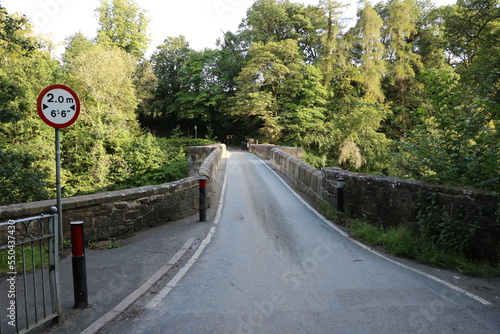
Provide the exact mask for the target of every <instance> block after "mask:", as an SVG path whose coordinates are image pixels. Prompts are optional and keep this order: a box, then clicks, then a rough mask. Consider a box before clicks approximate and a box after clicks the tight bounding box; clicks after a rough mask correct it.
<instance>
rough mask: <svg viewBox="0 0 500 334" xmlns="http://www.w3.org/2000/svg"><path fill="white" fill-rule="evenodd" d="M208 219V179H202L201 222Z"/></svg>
mask: <svg viewBox="0 0 500 334" xmlns="http://www.w3.org/2000/svg"><path fill="white" fill-rule="evenodd" d="M206 221H207V179H200V222H206Z"/></svg>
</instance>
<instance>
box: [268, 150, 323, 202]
mask: <svg viewBox="0 0 500 334" xmlns="http://www.w3.org/2000/svg"><path fill="white" fill-rule="evenodd" d="M270 160H271V164H272V165H273V166H274V167H275V168H276V169H277V170H278V171H280V172H281V173H283V174H284V175H285V176H286V177H287V178H288V179H289V180H291V181H292V182H293V184H294V185H295V186H296V187H298V188H299V189H300V190H302V191H304V192H306V193H308V194H309V195H311V196H313V197H314V198H315V199H316V200H320V199H321V194H322V192H323V191H322V188H321V186H322V175H321V172H320V171H319V170H317V169H316V168H313V167H311V166H309V165H308V164H306V163H305V162H303V161H302V160H300V159H298V158H296V157H294V156H291V155H289V154H288V153H286V152H283V151H282V150H281V148H280V149H278V148H273V149H272V150H271V157H270Z"/></svg>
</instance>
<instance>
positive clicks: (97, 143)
mask: <svg viewBox="0 0 500 334" xmlns="http://www.w3.org/2000/svg"><path fill="white" fill-rule="evenodd" d="M343 10H344V7H343V6H342V5H341V3H340V2H337V1H334V0H321V1H319V4H318V5H317V6H305V5H303V4H300V3H295V2H290V1H289V0H256V1H255V2H254V4H253V5H252V6H251V7H250V8H249V9H248V11H247V14H246V17H245V18H243V20H242V22H241V25H240V27H239V29H238V30H237V31H233V32H231V31H227V32H225V34H224V37H223V38H222V39H220V40H219V41H218V47H217V48H215V49H205V50H193V49H192V48H191V47H190V46H189V42H188V41H186V39H185V38H184V37H183V36H177V37H175V36H166V38H165V41H164V43H162V44H161V45H159V46H157V48H156V51H154V52H153V54H152V55H151V56H150V57H145V50H146V49H147V45H148V42H149V36H148V33H147V27H148V23H149V19H148V17H147V14H146V13H145V12H144V11H143V10H142V9H141V8H140V7H139V6H138V5H137V3H136V2H135V1H134V0H100V6H99V8H98V9H97V10H96V13H97V17H98V20H99V23H100V27H99V29H98V31H97V32H96V37H95V38H93V39H88V38H86V37H85V36H83V35H82V34H75V35H73V36H71V37H69V38H68V40H67V44H66V49H65V52H64V54H63V55H62V59H61V60H57V59H56V58H54V57H53V56H52V55H51V46H50V42H48V41H46V40H44V39H43V38H42V37H39V36H35V35H34V34H33V33H32V32H31V29H30V23H29V22H28V20H27V19H26V18H25V17H23V16H19V15H17V14H13V13H8V12H7V10H6V9H4V8H3V7H1V6H0V22H1V25H0V46H1V47H0V64H1V67H0V137H1V142H0V163H1V166H2V167H1V168H0V181H1V183H2V193H1V194H0V201H1V202H2V203H12V202H16V201H30V200H37V199H41V198H46V197H47V196H51V194H52V192H53V189H54V184H53V183H54V181H53V177H52V175H53V168H54V167H53V165H54V162H53V159H54V158H53V144H52V142H53V130H52V129H51V128H49V127H48V126H46V125H45V124H43V122H41V121H40V119H39V118H38V115H37V113H36V107H35V101H36V97H37V95H38V94H39V92H40V91H41V90H42V89H43V88H44V87H46V86H48V85H50V84H55V83H61V84H67V85H69V86H71V87H72V88H73V89H74V90H75V91H77V93H78V94H79V96H80V99H81V100H82V112H81V114H80V118H79V120H78V122H76V123H75V124H74V125H72V126H71V127H69V128H68V129H65V131H63V139H62V147H63V171H64V174H63V181H64V194H65V195H75V194H81V193H88V192H93V191H97V190H102V189H116V188H117V187H124V186H136V185H141V184H148V183H151V182H163V181H165V180H166V179H167V178H166V177H165V178H164V177H163V176H164V175H166V174H169V175H171V177H172V178H175V177H181V174H178V173H177V172H175V170H177V169H176V168H173V169H172V166H173V165H172V164H171V163H173V162H175V163H174V165H179V164H182V163H181V162H178V161H180V160H182V159H183V154H184V153H183V149H182V147H184V146H183V145H185V144H188V143H187V142H183V143H182V145H181V144H180V143H177V142H176V144H174V145H173V146H175V147H176V149H175V150H174V151H173V150H172V149H171V147H172V144H171V142H170V144H166V142H165V139H161V138H158V136H162V137H164V136H169V135H171V134H172V132H174V133H175V134H176V137H177V138H178V137H179V136H182V135H184V136H193V135H194V133H195V131H197V134H198V135H199V136H200V137H201V136H206V137H207V138H211V139H218V140H220V141H223V140H224V139H225V137H226V135H228V134H232V135H235V136H236V138H237V141H235V142H233V143H238V142H239V141H241V140H243V139H244V138H245V137H250V138H253V139H255V140H259V142H272V143H276V144H285V145H296V146H302V147H304V148H305V149H306V151H307V153H306V159H307V160H308V162H309V163H311V164H312V165H314V166H316V167H321V166H325V165H337V166H340V167H343V168H346V169H351V170H356V171H364V172H371V173H383V174H388V175H394V176H400V177H406V178H416V179H421V180H427V181H433V182H439V183H444V184H451V185H459V186H468V187H477V188H482V189H485V190H489V191H494V192H498V191H499V181H500V180H499V171H500V166H499V158H500V157H499V154H500V153H499V152H500V147H499V145H500V144H499V142H500V140H499V138H500V136H499V135H498V126H499V124H498V123H499V121H500V118H499V111H500V107H499V105H500V80H499V79H500V64H499V63H500V45H499V44H498V41H499V40H500V2H499V0H458V1H457V3H456V4H454V5H451V6H445V7H440V8H436V7H435V6H433V5H432V3H431V2H430V1H428V0H418V1H417V0H387V1H385V2H379V3H370V2H368V1H361V2H360V4H359V10H358V17H357V21H356V22H355V24H353V25H352V26H351V27H349V28H348V27H346V26H345V20H344V17H343ZM195 126H196V127H197V130H195ZM146 129H147V130H146ZM152 133H154V134H155V135H153V134H152ZM175 140H177V141H179V140H180V139H175ZM176 161H177V162H176ZM168 166H170V167H168ZM180 168H184V167H180ZM28 189H29V190H28Z"/></svg>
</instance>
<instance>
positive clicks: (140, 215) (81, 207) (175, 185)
mask: <svg viewBox="0 0 500 334" xmlns="http://www.w3.org/2000/svg"><path fill="white" fill-rule="evenodd" d="M207 151H208V149H207ZM211 152H212V153H210V154H208V155H206V158H207V159H205V160H207V163H206V164H204V167H203V170H204V171H205V172H206V173H208V174H209V175H210V177H211V178H214V176H215V175H216V173H217V171H218V168H219V164H220V161H221V158H222V155H223V152H225V146H224V145H222V146H218V147H214V148H213V149H211ZM216 152H217V153H216ZM214 153H215V154H214ZM212 154H213V155H212ZM209 157H211V158H210V159H208V158H209ZM198 180H199V175H196V176H191V177H188V178H185V179H182V180H179V181H175V182H171V183H166V184H162V185H155V186H146V187H141V188H135V189H127V190H119V191H113V192H108V193H100V194H93V195H87V196H75V197H70V198H63V200H62V207H63V217H62V218H63V230H64V234H65V237H66V238H69V232H70V231H69V223H70V222H72V221H83V222H84V224H85V225H84V226H85V236H86V239H88V240H104V239H110V238H118V237H122V236H124V235H126V234H129V233H132V232H135V231H139V230H141V229H144V228H148V227H153V226H157V225H160V224H164V223H167V222H169V221H173V220H177V219H181V218H184V217H188V216H191V215H194V214H196V213H197V212H198V204H199V198H198V197H199V190H198V187H199V182H198ZM209 194H210V193H209ZM53 205H56V201H55V200H49V201H41V202H33V203H26V204H15V205H9V206H0V221H7V220H9V219H13V220H17V219H21V218H26V217H30V216H37V215H39V214H41V213H47V212H48V209H49V207H50V206H53Z"/></svg>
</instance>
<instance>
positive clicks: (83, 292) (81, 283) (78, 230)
mask: <svg viewBox="0 0 500 334" xmlns="http://www.w3.org/2000/svg"><path fill="white" fill-rule="evenodd" d="M70 225H71V245H72V254H73V258H72V261H73V262H72V264H73V289H74V297H75V308H85V307H87V306H88V304H89V302H88V294H87V267H86V264H85V246H84V241H83V222H72V223H70Z"/></svg>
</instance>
